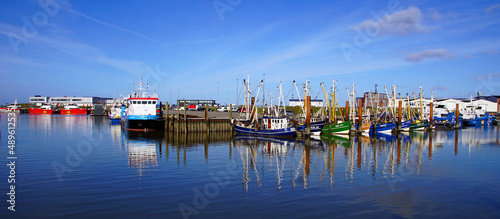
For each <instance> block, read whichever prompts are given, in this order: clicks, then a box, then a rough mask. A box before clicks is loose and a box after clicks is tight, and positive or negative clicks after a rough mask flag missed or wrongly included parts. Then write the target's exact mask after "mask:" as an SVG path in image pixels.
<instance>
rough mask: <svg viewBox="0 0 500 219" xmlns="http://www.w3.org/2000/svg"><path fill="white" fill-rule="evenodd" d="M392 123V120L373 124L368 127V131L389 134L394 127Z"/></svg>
mask: <svg viewBox="0 0 500 219" xmlns="http://www.w3.org/2000/svg"><path fill="white" fill-rule="evenodd" d="M394 128H395V126H394V123H393V122H386V123H382V124H378V125H375V124H373V125H372V126H371V127H370V133H383V134H391V133H392V129H394Z"/></svg>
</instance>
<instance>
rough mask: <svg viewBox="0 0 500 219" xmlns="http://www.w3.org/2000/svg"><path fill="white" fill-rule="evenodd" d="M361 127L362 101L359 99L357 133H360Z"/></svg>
mask: <svg viewBox="0 0 500 219" xmlns="http://www.w3.org/2000/svg"><path fill="white" fill-rule="evenodd" d="M362 127H363V99H361V98H359V104H358V132H360V133H361V131H362Z"/></svg>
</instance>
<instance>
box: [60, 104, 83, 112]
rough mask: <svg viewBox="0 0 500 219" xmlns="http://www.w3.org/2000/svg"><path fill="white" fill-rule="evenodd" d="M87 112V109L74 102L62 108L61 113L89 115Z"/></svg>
mask: <svg viewBox="0 0 500 219" xmlns="http://www.w3.org/2000/svg"><path fill="white" fill-rule="evenodd" d="M87 113H88V110H87V109H84V108H80V107H78V106H76V105H74V104H69V105H66V106H64V109H61V115H87Z"/></svg>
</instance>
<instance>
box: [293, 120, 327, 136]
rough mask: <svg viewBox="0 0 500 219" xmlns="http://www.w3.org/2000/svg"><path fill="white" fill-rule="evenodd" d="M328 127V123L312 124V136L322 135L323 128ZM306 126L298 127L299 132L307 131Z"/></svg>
mask: <svg viewBox="0 0 500 219" xmlns="http://www.w3.org/2000/svg"><path fill="white" fill-rule="evenodd" d="M325 125H326V121H317V122H311V134H312V135H320V134H321V130H322V129H323V126H325ZM305 127H306V125H305V124H304V125H300V126H297V131H303V130H304V129H305Z"/></svg>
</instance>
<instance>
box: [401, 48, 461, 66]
mask: <svg viewBox="0 0 500 219" xmlns="http://www.w3.org/2000/svg"><path fill="white" fill-rule="evenodd" d="M452 57H453V55H452V54H450V53H449V52H448V50H446V49H429V50H423V51H420V52H415V53H411V54H408V55H406V57H405V60H406V61H409V62H415V63H416V62H421V61H423V60H424V59H429V58H446V59H449V58H452Z"/></svg>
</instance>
